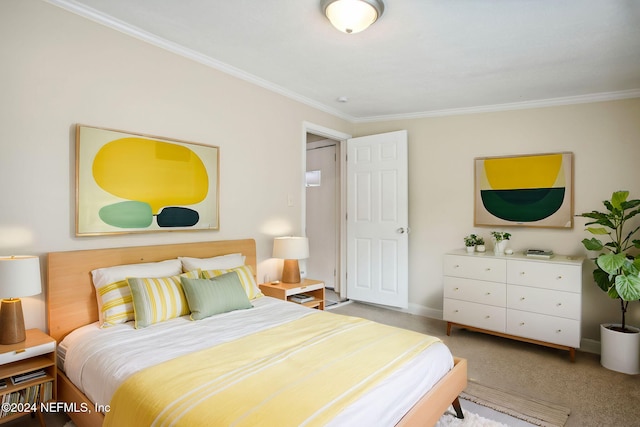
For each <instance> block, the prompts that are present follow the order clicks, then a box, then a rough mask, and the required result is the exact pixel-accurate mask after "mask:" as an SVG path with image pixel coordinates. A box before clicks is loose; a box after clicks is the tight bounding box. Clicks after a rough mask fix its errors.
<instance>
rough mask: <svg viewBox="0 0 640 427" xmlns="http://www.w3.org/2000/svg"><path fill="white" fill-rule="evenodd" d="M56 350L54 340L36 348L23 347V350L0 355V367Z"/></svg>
mask: <svg viewBox="0 0 640 427" xmlns="http://www.w3.org/2000/svg"><path fill="white" fill-rule="evenodd" d="M21 344H24V343H21ZM55 350H56V343H55V341H53V340H52V341H51V342H48V343H44V344H40V345H37V346H35V347H27V348H24V345H23V346H22V348H19V349H15V350H10V351H7V352H4V353H0V365H5V364H7V363H11V362H17V361H19V360H24V359H30V358H32V357H35V356H40V355H41V354H47V353H52V352H54V351H55Z"/></svg>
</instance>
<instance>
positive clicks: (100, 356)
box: [59, 297, 453, 426]
mask: <svg viewBox="0 0 640 427" xmlns="http://www.w3.org/2000/svg"><path fill="white" fill-rule="evenodd" d="M252 304H253V305H254V308H253V309H249V310H238V311H233V312H230V313H225V314H220V315H216V316H212V317H209V318H207V319H204V320H199V321H196V322H194V321H191V320H189V319H188V317H187V316H185V317H182V318H178V319H173V320H170V321H167V322H163V323H159V324H155V325H152V326H149V327H147V328H144V329H134V328H133V322H129V323H127V324H123V325H117V326H113V327H110V328H105V329H100V328H99V327H98V324H97V323H95V324H92V325H87V326H84V327H82V328H79V329H77V330H75V331H74V332H72V333H71V334H69V335H68V336H67V337H66V338H65V339H64V340H63V341H62V342H61V343H60V346H59V348H60V352H61V355H63V356H64V358H63V360H64V362H63V366H61V368H62V369H63V370H64V371H65V373H66V375H67V376H68V377H69V379H70V380H71V381H72V382H73V383H74V384H75V385H76V386H77V387H78V388H79V389H80V390H82V392H83V393H84V394H85V395H86V396H87V397H88V398H89V399H91V401H92V402H94V403H96V404H101V405H106V404H108V403H109V402H110V401H111V397H112V396H113V394H114V393H115V391H116V389H117V388H118V386H119V385H120V384H121V383H122V382H123V381H124V380H125V379H126V378H127V377H129V376H130V375H132V374H134V373H135V372H138V371H139V370H142V369H144V368H147V367H150V366H154V365H156V364H159V363H162V362H164V361H166V360H169V359H172V358H175V357H178V356H181V355H183V354H188V353H191V352H194V351H198V350H201V349H204V348H207V347H211V346H213V345H216V344H218V343H222V342H227V341H231V340H234V339H236V338H239V337H242V336H245V335H248V334H251V333H253V332H257V331H259V330H264V329H267V328H270V327H274V326H277V325H280V324H283V323H286V322H289V321H292V320H295V319H297V318H300V317H303V316H306V315H308V314H310V313H317V311H315V310H312V309H308V308H306V307H303V306H300V305H297V304H292V303H288V302H284V301H281V300H277V299H274V298H269V297H262V298H258V299H256V300H254V301H252ZM326 314H327V315H331V316H335V314H332V313H326ZM452 367H453V356H452V355H451V353H450V351H449V349H448V348H447V347H446V346H445V345H444V344H442V343H436V344H433V345H431V346H430V347H428V348H427V349H426V350H425V351H424V352H422V353H421V354H420V355H419V357H417V358H415V359H414V360H412V361H411V362H410V363H408V364H405V365H404V366H403V367H402V368H401V369H400V370H399V371H398V372H397V373H396V374H395V375H392V376H390V377H389V378H387V379H386V380H384V381H383V382H381V383H380V384H378V385H377V386H376V387H375V388H374V389H372V390H370V391H369V392H368V393H367V394H366V395H364V396H363V397H362V398H361V399H359V400H358V401H357V402H355V403H354V404H353V405H351V406H349V407H348V408H347V409H346V410H345V411H343V412H342V413H341V414H339V415H338V417H336V418H335V419H334V420H333V422H332V423H331V424H330V425H334V426H339V425H349V424H350V425H353V421H354V420H357V421H358V424H359V425H394V424H396V423H397V422H398V421H399V420H400V418H402V416H403V415H404V414H405V413H406V412H407V411H408V410H409V409H410V408H411V407H412V406H413V405H414V404H415V402H417V401H418V400H419V398H420V397H421V396H422V395H423V394H424V393H425V392H426V391H427V390H429V389H430V388H431V387H432V386H433V385H434V384H435V383H436V382H437V381H438V380H439V379H440V378H442V376H444V375H445V374H446V373H447V372H448V371H449V370H450V369H451V368H452ZM416 372H420V375H416ZM328 380H330V378H328Z"/></svg>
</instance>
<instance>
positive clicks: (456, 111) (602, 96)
mask: <svg viewBox="0 0 640 427" xmlns="http://www.w3.org/2000/svg"><path fill="white" fill-rule="evenodd" d="M630 98H640V89H630V90H622V91H617V92H600V93H593V94H588V95H577V96H565V97H561V98H549V99H539V100H533V101H523V102H510V103H506V104H494V105H481V106H478V107H468V108H450V109H446V110H434V111H424V112H421V113H408V114H390V115H382V116H371V117H360V118H356V119H355V123H371V122H382V121H385V122H387V121H392V120H410V119H422V118H428V117H445V116H458V115H463V114H480V113H494V112H500V111H511V110H525V109H532V108H544V107H556V106H560V105H573V104H587V103H592V102H604V101H618V100H622V99H630Z"/></svg>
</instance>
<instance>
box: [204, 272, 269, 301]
mask: <svg viewBox="0 0 640 427" xmlns="http://www.w3.org/2000/svg"><path fill="white" fill-rule="evenodd" d="M232 271H233V272H236V273H237V274H238V277H239V278H240V283H241V284H242V287H243V288H244V291H245V292H246V293H247V296H248V297H249V299H250V300H252V299H255V298H258V297H261V296H263V295H262V292H260V289H259V288H258V285H257V284H256V279H255V278H254V277H253V271H252V270H251V267H250V266H248V265H243V266H241V267H236V268H231V269H228V270H205V271H203V272H202V278H203V279H211V278H212V277H217V276H222V275H223V274H226V273H231V272H232Z"/></svg>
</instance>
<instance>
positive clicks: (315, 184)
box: [305, 133, 346, 307]
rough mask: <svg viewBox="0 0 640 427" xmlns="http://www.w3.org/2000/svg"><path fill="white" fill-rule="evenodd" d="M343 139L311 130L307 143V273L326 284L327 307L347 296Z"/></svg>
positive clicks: (308, 275)
mask: <svg viewBox="0 0 640 427" xmlns="http://www.w3.org/2000/svg"><path fill="white" fill-rule="evenodd" d="M339 154H340V141H336V140H334V139H328V138H325V137H323V136H319V135H314V134H312V133H307V144H306V173H305V193H306V194H305V199H306V221H305V224H306V235H307V237H308V238H309V253H310V257H309V259H307V260H306V271H307V277H310V278H313V279H316V280H322V281H323V282H324V284H325V307H327V306H332V305H335V304H337V303H339V302H341V301H343V300H345V299H346V298H344V297H342V296H341V288H342V286H341V285H342V283H341V280H340V242H341V233H340V230H341V227H340V210H341V205H340V203H341V197H340V194H341V179H340V177H341V174H340V170H341V165H340V162H339V159H340V155H339Z"/></svg>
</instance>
